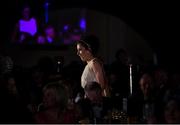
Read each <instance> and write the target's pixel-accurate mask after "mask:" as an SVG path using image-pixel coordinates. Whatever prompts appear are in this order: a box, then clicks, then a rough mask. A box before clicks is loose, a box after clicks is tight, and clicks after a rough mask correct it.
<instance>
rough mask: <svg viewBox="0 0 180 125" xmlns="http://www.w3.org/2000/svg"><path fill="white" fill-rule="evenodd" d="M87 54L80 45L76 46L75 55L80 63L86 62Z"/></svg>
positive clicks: (86, 50)
mask: <svg viewBox="0 0 180 125" xmlns="http://www.w3.org/2000/svg"><path fill="white" fill-rule="evenodd" d="M88 53H89V51H88V49H86V48H85V47H84V46H82V45H81V44H77V55H78V56H79V57H80V58H81V60H82V61H87V54H88Z"/></svg>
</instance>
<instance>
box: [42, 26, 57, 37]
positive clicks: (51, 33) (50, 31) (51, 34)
mask: <svg viewBox="0 0 180 125" xmlns="http://www.w3.org/2000/svg"><path fill="white" fill-rule="evenodd" d="M44 32H45V35H46V37H51V38H54V37H55V36H56V31H55V28H54V27H53V26H52V25H47V26H46V27H45V29H44Z"/></svg>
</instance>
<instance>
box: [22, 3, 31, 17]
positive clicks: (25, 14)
mask: <svg viewBox="0 0 180 125" xmlns="http://www.w3.org/2000/svg"><path fill="white" fill-rule="evenodd" d="M30 15H31V8H30V6H29V5H24V6H23V8H22V16H23V18H24V19H29V18H30Z"/></svg>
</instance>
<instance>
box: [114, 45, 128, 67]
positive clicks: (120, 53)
mask: <svg viewBox="0 0 180 125" xmlns="http://www.w3.org/2000/svg"><path fill="white" fill-rule="evenodd" d="M115 57H116V60H119V61H121V62H122V63H123V64H126V63H127V62H128V54H127V52H126V50H125V49H123V48H120V49H118V50H117V52H116V54H115Z"/></svg>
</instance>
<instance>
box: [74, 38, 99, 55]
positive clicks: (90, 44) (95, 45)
mask: <svg viewBox="0 0 180 125" xmlns="http://www.w3.org/2000/svg"><path fill="white" fill-rule="evenodd" d="M77 44H81V45H82V46H84V47H85V48H86V49H89V50H90V51H91V53H92V54H93V55H96V54H97V52H98V49H99V39H98V37H97V36H95V35H88V36H85V37H83V38H82V39H81V40H79V41H77Z"/></svg>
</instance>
